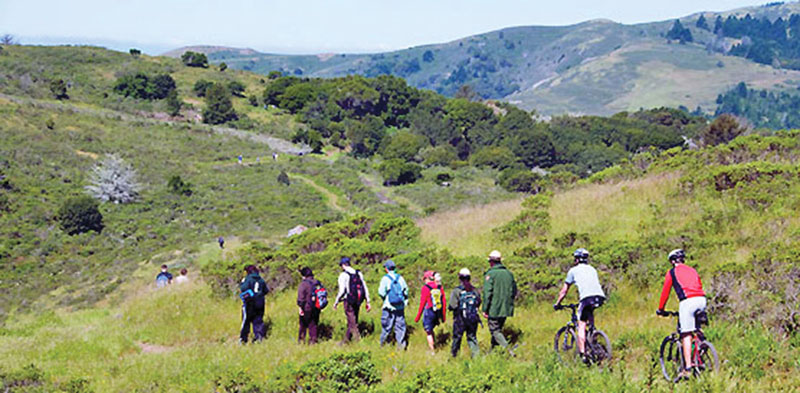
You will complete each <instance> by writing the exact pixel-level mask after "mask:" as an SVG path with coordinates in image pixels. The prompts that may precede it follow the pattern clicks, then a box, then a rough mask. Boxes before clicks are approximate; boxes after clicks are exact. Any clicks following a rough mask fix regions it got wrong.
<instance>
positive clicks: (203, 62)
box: [181, 51, 208, 68]
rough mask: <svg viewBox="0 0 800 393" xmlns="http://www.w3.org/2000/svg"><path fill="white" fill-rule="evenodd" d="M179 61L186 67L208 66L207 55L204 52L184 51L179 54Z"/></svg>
mask: <svg viewBox="0 0 800 393" xmlns="http://www.w3.org/2000/svg"><path fill="white" fill-rule="evenodd" d="M181 61H183V64H184V65H186V66H188V67H201V68H208V57H206V54H205V53H198V52H192V51H186V52H184V53H183V55H182V56H181Z"/></svg>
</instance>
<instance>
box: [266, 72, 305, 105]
mask: <svg viewBox="0 0 800 393" xmlns="http://www.w3.org/2000/svg"><path fill="white" fill-rule="evenodd" d="M299 82H300V78H296V77H293V76H282V77H279V78H277V79H274V80H272V82H270V83H269V84H267V86H266V87H265V88H264V94H263V97H264V104H267V105H275V106H278V103H279V100H280V97H281V96H282V95H283V93H285V92H286V89H288V88H289V87H290V86H292V85H294V84H295V83H299Z"/></svg>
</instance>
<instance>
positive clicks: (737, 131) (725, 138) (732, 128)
mask: <svg viewBox="0 0 800 393" xmlns="http://www.w3.org/2000/svg"><path fill="white" fill-rule="evenodd" d="M745 130H746V128H744V127H741V126H740V125H739V122H738V121H736V118H735V117H733V116H731V115H728V114H723V115H720V116H719V117H717V118H716V119H714V121H713V122H712V123H711V125H709V126H708V128H707V129H706V130H705V131H703V133H702V134H701V135H700V137H701V138H702V140H703V144H705V145H706V146H714V145H719V144H721V143H728V142H730V141H732V140H734V139H735V138H736V137H737V136H739V135H741V134H742V133H744V131H745Z"/></svg>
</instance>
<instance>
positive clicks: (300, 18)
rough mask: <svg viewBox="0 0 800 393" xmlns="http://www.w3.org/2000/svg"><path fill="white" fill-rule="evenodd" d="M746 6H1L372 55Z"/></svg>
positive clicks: (128, 34) (87, 2)
mask: <svg viewBox="0 0 800 393" xmlns="http://www.w3.org/2000/svg"><path fill="white" fill-rule="evenodd" d="M762 3H764V2H763V1H760V2H759V1H753V0H751V1H747V0H702V1H698V0H659V1H653V0H613V1H611V0H560V1H559V0H555V1H553V0H546V1H545V0H528V1H523V0H492V1H489V0H485V1H478V0H401V1H388V0H371V1H369V0H288V1H287V0H284V1H271V0H261V1H256V0H57V1H56V0H0V34H2V33H10V34H13V35H15V36H17V37H19V38H20V40H21V41H22V42H23V43H28V44H36V43H44V44H55V43H72V44H77V43H86V44H97V45H102V46H107V47H110V48H114V49H120V50H127V49H128V48H129V47H131V46H137V47H139V48H141V49H143V50H144V51H145V52H147V53H150V54H157V53H160V52H162V51H164V50H167V49H172V48H176V47H179V46H184V45H194V44H208V45H226V46H235V47H250V48H253V49H257V50H260V51H264V52H277V53H320V52H375V51H386V50H394V49H403V48H407V47H410V46H416V45H423V44H431V43H438V42H446V41H451V40H454V39H457V38H461V37H465V36H469V35H472V34H477V33H483V32H487V31H492V30H496V29H500V28H503V27H509V26H523V25H565V24H573V23H578V22H582V21H585V20H587V19H595V18H607V19H612V20H614V21H617V22H622V23H637V22H650V21H656V20H664V19H670V18H675V17H679V16H685V15H688V14H691V13H694V12H699V11H722V10H728V9H732V8H738V7H742V6H748V5H755V4H762Z"/></svg>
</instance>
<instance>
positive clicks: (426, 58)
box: [422, 49, 434, 63]
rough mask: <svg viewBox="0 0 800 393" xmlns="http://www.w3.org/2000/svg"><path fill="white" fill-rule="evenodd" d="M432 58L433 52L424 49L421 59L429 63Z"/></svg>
mask: <svg viewBox="0 0 800 393" xmlns="http://www.w3.org/2000/svg"><path fill="white" fill-rule="evenodd" d="M433 60H434V56H433V52H431V51H430V49H429V50H426V51H425V53H423V54H422V61H424V62H426V63H430V62H432V61H433Z"/></svg>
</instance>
